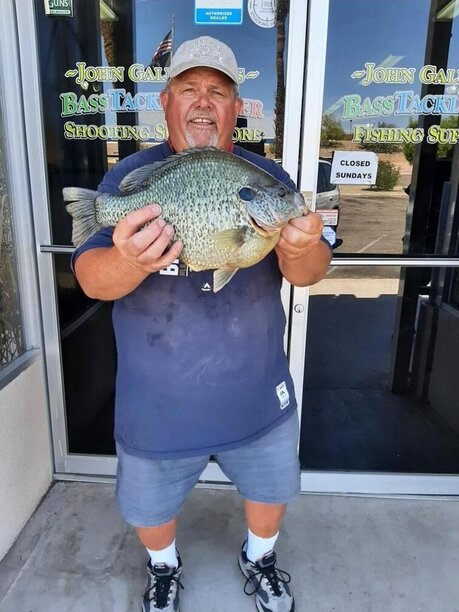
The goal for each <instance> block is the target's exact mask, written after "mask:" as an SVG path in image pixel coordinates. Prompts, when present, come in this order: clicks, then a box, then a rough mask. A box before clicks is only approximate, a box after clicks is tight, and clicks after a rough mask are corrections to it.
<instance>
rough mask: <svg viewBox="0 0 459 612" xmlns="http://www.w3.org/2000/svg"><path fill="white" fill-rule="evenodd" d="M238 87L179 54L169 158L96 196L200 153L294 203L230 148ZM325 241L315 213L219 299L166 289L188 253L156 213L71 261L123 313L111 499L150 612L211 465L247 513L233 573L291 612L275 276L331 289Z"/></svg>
mask: <svg viewBox="0 0 459 612" xmlns="http://www.w3.org/2000/svg"><path fill="white" fill-rule="evenodd" d="M237 86H238V68H237V63H236V59H235V57H234V55H233V52H232V51H231V49H229V47H227V46H226V45H224V44H223V43H221V42H219V41H217V40H215V39H213V38H210V37H207V36H205V37H201V38H198V39H195V40H191V41H187V42H185V43H183V45H181V47H179V49H178V50H177V52H176V54H175V55H174V57H173V59H172V63H171V66H170V72H169V80H168V82H167V85H166V88H165V90H164V91H163V92H162V93H161V101H162V105H163V108H164V113H165V117H166V121H167V125H168V129H169V140H168V142H167V143H163V144H161V145H159V146H157V147H154V148H151V149H147V150H145V151H142V152H139V153H135V154H134V155H131V156H130V157H128V158H126V159H124V160H123V161H121V162H120V163H119V164H117V165H116V166H115V168H113V169H112V170H111V171H110V172H109V173H108V174H107V175H106V176H105V178H104V180H103V182H102V184H101V186H100V187H99V189H100V190H101V191H109V192H112V193H117V191H118V185H119V183H120V181H121V179H122V178H123V177H124V176H125V175H126V174H127V173H129V172H130V171H132V170H133V169H135V168H138V167H140V166H142V165H144V164H147V163H152V162H153V161H155V160H163V159H165V158H167V157H168V156H170V155H172V154H173V153H178V152H180V151H184V150H186V149H188V148H191V147H204V146H216V147H219V148H220V149H224V150H228V151H232V152H233V153H234V154H236V155H239V156H241V157H244V158H246V159H249V160H250V161H252V162H253V163H255V164H257V165H259V166H261V167H262V168H264V169H266V170H267V171H268V172H270V173H271V174H273V175H275V176H276V177H278V178H279V179H280V180H281V181H283V182H284V183H285V184H286V185H288V186H289V187H293V188H294V184H293V182H292V181H291V179H290V178H289V177H288V175H287V174H286V173H285V171H284V170H282V168H280V167H279V166H278V165H277V164H275V163H274V162H272V161H269V160H266V159H264V158H262V157H260V156H257V155H255V154H253V153H249V152H247V151H244V150H243V149H241V148H239V147H233V145H232V134H233V130H234V127H235V125H236V119H237V116H238V113H239V112H240V111H241V107H242V101H241V99H240V98H239V97H238V91H237ZM321 232H322V222H321V219H320V217H319V216H318V215H316V214H314V213H310V214H308V215H307V216H304V217H302V218H299V219H294V220H292V221H291V222H290V223H289V224H288V225H287V226H286V227H285V228H284V229H283V230H282V233H281V237H280V239H279V242H278V245H277V246H276V249H275V252H274V251H273V252H272V253H270V254H269V255H268V256H267V257H266V258H265V259H264V260H263V261H261V262H260V263H259V264H257V265H255V266H252V267H251V268H247V269H244V270H240V271H239V272H238V274H237V275H236V276H235V277H234V278H233V279H232V280H231V281H230V282H229V283H228V285H227V286H226V287H224V288H223V289H222V290H221V291H220V292H218V293H217V294H214V293H213V292H211V291H209V290H208V289H209V288H210V286H211V284H212V282H211V274H212V272H211V271H204V272H196V273H189V274H187V273H186V272H184V273H183V275H182V276H180V275H175V276H174V275H171V272H172V271H173V270H175V271H176V272H177V270H178V266H175V267H173V266H172V264H173V262H174V261H175V260H176V259H177V258H178V257H179V255H180V252H181V249H182V244H181V243H180V242H179V241H174V240H173V233H174V229H173V227H172V226H171V225H169V224H166V223H164V221H163V220H162V219H161V218H160V208H159V207H158V206H157V205H155V204H154V203H153V204H152V205H151V206H147V207H144V208H142V209H140V210H138V211H135V212H132V213H130V214H129V215H128V216H127V217H126V218H125V219H124V220H122V221H121V222H120V223H119V224H118V225H117V226H116V228H115V229H114V231H112V230H111V229H105V230H102V231H101V232H99V233H98V234H97V235H96V236H95V237H93V238H91V239H90V240H88V241H87V242H86V243H85V244H84V245H83V246H82V247H80V248H79V249H78V250H77V251H76V252H75V254H74V258H73V262H74V269H75V273H76V276H77V278H78V280H79V282H80V284H81V286H82V288H83V290H84V291H85V292H86V293H87V294H88V295H89V296H90V297H93V298H96V299H102V300H114V302H115V303H114V310H113V322H114V328H115V333H116V342H117V350H118V373H117V388H116V419H115V438H116V443H117V455H118V478H117V497H118V502H119V505H120V508H121V511H122V514H123V516H124V517H125V519H126V520H127V522H128V523H130V524H131V525H133V526H134V527H135V528H136V531H137V534H138V536H139V538H140V540H141V542H142V543H143V544H144V546H145V547H146V549H147V551H148V554H149V557H150V559H149V562H148V583H147V589H146V592H145V594H144V598H143V610H144V611H145V612H151V611H153V610H163V611H164V610H166V611H171V612H172V611H173V612H177V610H179V595H180V588H179V587H180V586H181V582H180V580H181V574H182V562H181V559H180V556H179V555H178V552H177V550H176V547H175V533H176V517H177V514H178V511H179V509H180V507H181V505H182V503H183V501H184V500H185V498H186V497H187V494H188V493H189V491H190V490H191V489H192V487H193V486H194V485H195V483H196V482H197V481H198V479H199V476H200V474H201V472H202V470H203V469H204V468H205V466H206V464H207V462H208V460H209V456H210V455H213V456H214V457H215V459H216V461H217V462H218V463H219V465H220V466H221V468H222V469H223V471H224V472H225V473H226V474H227V476H228V477H229V478H230V479H231V480H232V481H233V482H234V484H235V485H236V487H237V488H238V490H239V492H240V493H241V495H242V496H243V497H244V499H245V513H246V518H247V523H248V536H247V539H246V540H245V541H244V543H243V546H242V549H241V551H240V556H239V565H240V568H241V570H242V572H243V574H244V576H245V577H246V587H245V590H246V592H248V591H247V587H248V586H250V583H251V589H252V592H253V593H255V595H256V605H257V609H258V610H261V611H273V612H289V611H290V610H294V601H293V596H292V593H291V590H290V588H289V586H288V582H289V581H290V577H289V576H288V574H287V573H286V572H282V571H281V570H280V569H278V568H277V565H276V555H275V553H274V552H273V547H274V543H275V541H276V538H277V535H278V532H279V528H280V525H281V521H282V518H283V516H284V513H285V509H286V504H287V502H288V501H289V500H291V499H292V498H293V497H294V496H295V495H297V493H298V490H299V465H298V457H297V440H298V418H297V414H296V403H295V399H294V390H293V384H292V380H291V377H290V374H289V372H288V366H287V361H286V357H285V354H284V351H283V333H284V327H285V317H284V313H283V309H282V304H281V300H280V286H281V281H282V276H283V277H284V278H286V279H287V280H288V281H289V282H291V283H293V284H295V285H299V286H305V285H309V284H312V283H315V282H317V281H318V280H320V279H321V278H322V277H323V276H324V275H325V272H326V270H327V267H328V264H329V262H330V258H331V251H330V248H329V247H328V244H327V243H326V242H324V241H323V240H322V239H321ZM182 272H183V269H182Z"/></svg>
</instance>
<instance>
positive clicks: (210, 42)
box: [169, 36, 239, 85]
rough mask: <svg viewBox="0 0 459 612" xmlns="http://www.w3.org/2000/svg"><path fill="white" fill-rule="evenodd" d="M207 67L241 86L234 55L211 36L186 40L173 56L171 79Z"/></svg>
mask: <svg viewBox="0 0 459 612" xmlns="http://www.w3.org/2000/svg"><path fill="white" fill-rule="evenodd" d="M200 66H205V67H207V68H215V70H219V71H220V72H223V73H224V74H226V75H227V76H229V78H230V79H231V80H232V81H234V82H235V83H236V85H238V84H239V79H238V67H237V62H236V58H235V57H234V53H233V52H232V50H231V49H230V48H229V47H228V45H225V43H222V42H221V41H220V40H217V39H216V38H212V37H211V36H200V37H199V38H195V39H193V40H186V41H185V42H184V43H182V44H181V45H180V47H179V48H178V49H177V51H176V52H175V53H174V55H173V56H172V60H171V65H170V68H169V78H170V79H172V78H174V77H176V76H178V75H179V74H181V73H182V72H185V70H189V69H190V68H198V67H200Z"/></svg>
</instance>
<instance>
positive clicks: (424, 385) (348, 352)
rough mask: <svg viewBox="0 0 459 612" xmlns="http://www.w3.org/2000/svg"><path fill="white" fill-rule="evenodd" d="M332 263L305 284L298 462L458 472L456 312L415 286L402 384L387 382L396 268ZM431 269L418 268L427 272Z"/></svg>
mask: <svg viewBox="0 0 459 612" xmlns="http://www.w3.org/2000/svg"><path fill="white" fill-rule="evenodd" d="M339 270H340V274H339V275H337V274H336V268H335V269H333V268H332V269H331V271H330V274H329V275H328V276H327V277H326V278H325V279H324V280H323V281H321V282H320V283H319V284H318V285H316V286H314V287H312V288H311V297H310V304H309V317H308V330H309V331H308V341H307V352H306V369H305V382H304V394H303V413H302V434H301V447H300V458H301V464H302V467H303V468H304V469H319V470H322V469H324V470H356V471H376V472H400V473H401V472H421V473H422V472H426V473H457V472H458V471H459V406H458V404H457V397H458V392H459V388H458V381H457V365H456V364H457V361H456V360H455V359H454V358H453V356H454V355H455V354H457V351H458V350H459V334H458V333H457V325H458V320H457V316H456V317H455V316H454V315H451V313H448V312H445V313H444V312H443V311H442V312H441V313H440V314H439V312H438V309H436V308H435V306H434V296H430V295H428V294H427V293H424V294H420V295H419V296H418V304H417V308H418V317H417V320H416V323H415V325H416V327H415V330H414V332H415V335H416V341H415V343H414V348H413V352H412V355H411V370H410V372H409V374H408V377H409V392H407V393H405V394H398V393H394V392H393V391H392V390H391V384H390V381H391V368H392V367H393V363H394V346H393V338H394V333H395V331H396V325H397V320H396V307H397V300H398V297H397V292H398V286H399V277H400V274H401V270H400V269H398V268H389V267H388V268H384V267H383V268H379V267H378V268H368V267H367V268H365V267H359V268H351V267H349V268H346V267H340V268H339ZM429 273H430V271H429V270H423V274H424V275H426V276H428V275H429Z"/></svg>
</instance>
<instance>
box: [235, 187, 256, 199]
mask: <svg viewBox="0 0 459 612" xmlns="http://www.w3.org/2000/svg"><path fill="white" fill-rule="evenodd" d="M239 197H240V198H241V200H245V201H246V202H250V200H253V198H254V197H255V191H254V190H253V189H252V188H251V187H241V188H240V189H239Z"/></svg>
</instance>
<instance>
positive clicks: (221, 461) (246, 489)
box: [116, 413, 300, 527]
mask: <svg viewBox="0 0 459 612" xmlns="http://www.w3.org/2000/svg"><path fill="white" fill-rule="evenodd" d="M297 444H298V416H297V414H296V413H295V414H293V415H292V416H291V417H290V418H288V419H287V420H286V421H285V422H284V423H282V424H281V425H279V426H278V427H275V428H274V429H272V430H271V431H269V432H268V433H267V434H266V435H264V436H263V437H261V438H259V439H258V440H256V441H255V442H251V443H249V444H245V445H244V446H240V447H239V448H235V449H233V450H228V451H225V452H222V453H218V454H217V455H214V457H215V460H216V461H217V463H218V465H219V466H220V468H221V469H222V471H223V472H224V474H225V475H226V476H227V477H228V478H229V479H230V480H231V481H232V482H233V483H234V484H235V485H236V487H237V489H238V491H239V493H240V494H241V495H242V497H244V498H245V499H247V500H250V501H253V502H260V503H267V504H269V503H271V504H284V503H287V502H289V501H290V500H291V499H293V498H294V497H295V496H296V495H297V494H298V493H299V490H300V466H299V461H298V450H297ZM116 451H117V455H118V472H117V488H116V494H117V499H118V503H119V506H120V510H121V513H122V515H123V517H124V519H125V520H126V522H127V523H129V524H130V525H133V526H136V527H153V526H155V525H161V524H162V523H167V522H169V521H170V520H172V519H173V518H174V517H176V516H177V514H178V512H179V510H180V508H181V506H182V504H183V502H184V501H185V499H186V498H187V496H188V494H189V492H190V491H191V489H192V488H193V487H194V485H195V484H196V483H197V482H198V480H199V477H200V475H201V474H202V471H203V470H204V468H205V467H206V466H207V463H208V461H209V455H205V456H199V457H187V458H185V459H160V460H153V459H145V458H143V457H136V456H134V455H130V454H128V453H126V452H124V451H123V449H122V448H121V446H120V445H119V444H117V446H116Z"/></svg>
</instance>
